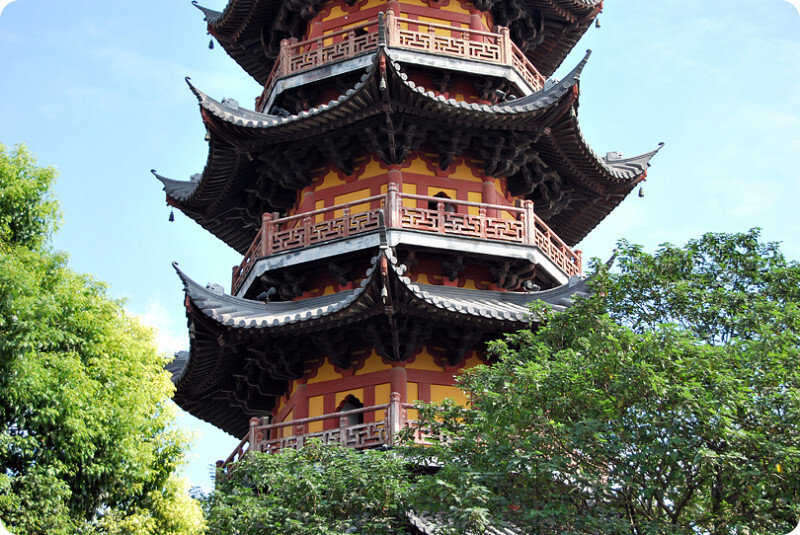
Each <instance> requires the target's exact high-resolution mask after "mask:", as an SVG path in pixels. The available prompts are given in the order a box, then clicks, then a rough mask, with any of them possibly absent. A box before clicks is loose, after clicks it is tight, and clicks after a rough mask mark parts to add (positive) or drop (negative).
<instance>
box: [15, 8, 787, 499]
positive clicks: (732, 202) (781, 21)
mask: <svg viewBox="0 0 800 535" xmlns="http://www.w3.org/2000/svg"><path fill="white" fill-rule="evenodd" d="M201 3H203V5H205V6H207V7H210V8H213V9H218V10H221V9H222V8H223V7H224V6H225V3H226V0H204V1H203V2H201ZM6 4H7V5H6ZM796 5H797V2H796V1H795V3H794V5H793V4H790V3H789V2H787V1H785V0H727V1H723V0H666V1H661V2H656V1H653V0H606V2H605V8H604V11H603V13H602V14H601V15H600V24H601V27H600V28H592V29H591V30H590V31H589V32H588V33H587V35H586V36H585V37H584V39H583V40H582V41H581V42H579V43H578V46H577V47H576V48H575V51H574V52H573V54H572V55H571V56H570V57H569V58H567V60H566V61H565V63H564V65H563V66H562V68H561V70H560V71H559V73H557V76H558V75H559V74H562V75H563V74H564V73H566V72H567V71H569V70H570V69H571V68H572V67H574V65H576V64H577V62H578V61H580V58H581V57H582V56H583V54H584V52H585V50H586V49H587V48H591V49H592V50H593V54H592V57H591V58H590V60H589V64H588V65H587V67H586V69H585V70H584V74H583V76H582V80H581V92H582V94H581V100H580V110H579V117H580V122H581V127H582V130H583V133H584V136H585V137H586V139H587V140H588V141H589V143H590V144H591V145H592V146H593V147H594V149H595V151H596V152H597V153H599V154H605V153H606V152H607V151H612V150H619V151H623V152H624V154H625V155H626V156H633V155H636V154H639V153H643V152H647V151H650V150H652V149H654V148H655V147H656V146H657V144H658V143H659V142H661V141H663V142H665V143H666V146H665V147H664V149H663V150H662V151H661V152H660V153H659V154H658V155H657V156H656V158H654V159H653V161H652V167H651V169H650V172H649V176H648V180H647V182H646V184H645V186H644V192H645V197H644V198H639V197H637V196H635V195H632V196H631V197H630V198H628V199H627V200H626V201H625V202H624V203H623V204H622V205H621V206H620V207H619V208H618V209H617V210H616V211H615V212H614V213H613V214H612V215H611V216H609V217H608V218H607V219H606V220H605V221H603V223H601V225H600V226H599V227H598V228H597V229H596V230H595V231H594V232H593V233H592V234H590V235H589V237H588V238H587V239H586V240H584V241H583V242H582V243H581V244H580V245H579V247H578V248H579V249H581V250H583V252H584V255H585V257H601V258H603V259H605V258H607V257H608V256H610V254H611V251H612V249H613V248H614V244H615V242H616V241H617V240H618V239H620V238H625V239H628V240H630V241H633V242H636V243H641V244H643V245H645V246H646V247H647V248H648V249H649V250H654V249H655V248H656V247H657V245H658V244H660V243H663V242H667V241H668V242H671V243H676V244H680V243H685V242H686V241H687V240H689V239H691V238H694V237H698V236H699V235H701V234H702V233H704V232H707V231H715V232H737V231H745V230H747V229H749V228H751V227H754V226H759V227H761V228H762V229H763V236H764V238H765V239H767V240H770V241H780V242H782V243H783V250H784V252H785V253H786V255H787V256H788V257H789V258H793V259H800V239H798V234H800V218H799V217H798V216H797V211H798V206H797V204H798V201H800V172H799V171H798V161H799V160H800V13H799V12H798V8H797V7H795V6H796ZM4 6H5V8H4V9H3V10H2V13H1V14H0V80H2V82H0V143H3V144H5V145H8V146H10V145H14V144H16V143H19V142H24V143H25V144H27V145H28V147H29V149H30V150H31V151H32V152H34V153H35V154H37V155H38V158H39V164H40V165H51V166H54V167H56V168H57V169H58V170H59V172H60V179H59V181H58V184H57V186H56V193H57V195H58V197H59V199H60V201H61V205H62V208H63V212H64V224H63V227H62V228H61V230H60V232H59V233H58V235H57V236H56V239H55V247H56V248H58V249H61V250H65V251H67V252H69V254H70V255H71V265H72V267H73V268H74V269H76V270H78V271H82V272H86V273H91V274H93V275H94V276H95V277H96V278H98V279H100V280H104V281H107V282H108V283H109V284H110V285H111V290H110V291H111V294H112V295H113V296H115V297H120V298H125V299H126V300H127V307H128V309H129V310H130V311H131V312H132V313H135V314H138V315H141V316H142V317H143V318H144V319H145V321H147V322H148V323H150V324H152V325H154V326H155V327H157V328H158V329H159V339H160V343H161V347H162V348H163V349H164V351H169V352H173V351H175V350H179V349H184V348H186V347H187V346H188V336H187V333H186V320H185V315H184V310H183V306H182V303H183V292H182V288H181V284H180V282H179V280H178V278H177V276H175V273H174V271H173V270H172V268H171V266H170V264H171V262H172V261H177V262H179V263H180V265H181V267H182V268H183V269H184V270H185V271H186V272H187V273H188V274H189V275H190V276H191V277H192V278H194V279H196V280H198V281H200V282H218V283H221V284H223V285H224V286H225V287H226V288H227V287H229V285H230V273H231V266H233V265H234V264H238V262H239V261H240V260H241V258H240V257H239V255H238V254H236V253H235V252H234V251H233V250H231V249H230V248H228V247H227V246H226V245H225V244H223V243H221V242H219V241H218V240H217V239H216V238H214V237H212V236H211V235H210V234H208V233H207V232H205V231H204V230H202V229H201V228H200V227H199V226H197V225H196V224H194V223H193V222H192V221H190V220H189V219H188V218H186V217H184V216H183V215H182V214H180V213H176V214H175V216H176V220H175V222H174V223H169V222H168V220H167V219H168V216H169V209H168V208H167V207H166V205H165V201H164V194H163V192H162V191H161V187H160V184H159V183H158V182H157V181H156V180H155V179H154V178H153V177H152V175H151V174H150V172H149V170H150V169H151V168H155V169H157V170H158V172H159V173H160V174H162V175H165V176H167V177H171V178H176V179H181V180H185V179H187V178H188V177H189V176H190V175H191V174H193V173H197V172H200V171H201V170H202V168H203V165H204V163H205V160H206V144H205V142H204V141H203V135H204V131H203V127H202V122H201V120H200V114H199V112H198V108H197V105H196V100H195V98H194V96H193V95H192V94H191V93H190V92H189V89H188V87H187V86H186V83H185V82H184V77H186V76H190V77H191V78H192V81H193V83H195V84H196V85H197V87H198V88H199V89H201V90H202V91H204V92H205V93H207V94H209V95H211V96H213V97H214V98H217V99H221V98H222V97H232V98H235V99H237V100H238V101H239V102H240V103H241V105H243V106H245V107H249V108H252V103H253V99H254V98H255V97H256V96H257V95H258V94H260V88H259V87H258V85H257V84H256V83H255V82H254V81H253V80H252V79H250V78H249V76H248V75H247V74H245V73H244V72H243V71H242V70H241V69H240V68H239V67H238V65H236V63H234V62H233V60H231V59H230V58H228V57H227V56H226V55H225V53H224V51H223V50H222V49H221V47H219V46H216V47H214V49H213V50H209V48H208V42H209V36H208V35H207V34H206V31H205V23H204V22H203V18H202V15H201V13H200V12H199V11H198V10H197V9H195V8H194V7H193V6H192V5H191V3H190V2H189V1H188V0H186V1H180V2H176V1H165V0H161V1H154V0H137V1H133V0H115V1H113V2H109V1H108V0H75V1H71V2H64V1H63V0H59V1H57V0H17V1H15V2H12V3H10V4H8V2H3V0H0V8H3V7H4ZM182 422H183V425H186V426H187V427H188V428H191V429H197V430H198V431H197V432H198V444H197V446H196V447H195V449H194V450H193V452H192V458H191V459H190V465H189V467H188V469H187V475H188V476H189V477H190V478H191V480H192V482H193V483H194V484H197V485H201V486H204V487H206V488H210V486H211V483H210V481H209V478H208V474H209V473H210V470H211V469H210V466H211V465H212V464H213V462H214V461H215V460H217V459H221V458H225V457H226V456H227V455H228V454H229V453H230V452H231V451H232V450H233V448H234V446H235V445H236V444H237V443H238V440H236V439H234V438H232V437H229V436H227V435H225V434H224V433H221V432H217V431H214V430H213V429H212V428H210V426H207V425H203V424H201V423H199V422H198V421H197V420H195V419H193V418H191V417H185V418H183V419H182Z"/></svg>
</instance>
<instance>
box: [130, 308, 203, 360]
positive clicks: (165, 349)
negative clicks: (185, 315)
mask: <svg viewBox="0 0 800 535" xmlns="http://www.w3.org/2000/svg"><path fill="white" fill-rule="evenodd" d="M131 313H132V314H134V315H135V316H137V317H138V318H139V319H140V320H141V321H142V323H144V324H145V325H147V326H149V327H152V328H154V329H155V331H156V343H157V344H158V350H159V351H160V352H162V353H168V354H170V355H172V354H174V353H175V352H176V351H182V350H186V349H188V348H189V340H188V339H187V334H186V326H185V325H177V324H179V323H181V322H180V321H176V319H175V317H174V314H171V313H170V311H169V310H168V309H167V307H165V306H164V305H163V304H161V303H160V302H159V301H158V300H156V299H151V300H150V301H149V302H148V303H147V309H146V310H145V312H144V313H141V314H139V313H137V312H134V311H131ZM179 317H181V318H182V316H179Z"/></svg>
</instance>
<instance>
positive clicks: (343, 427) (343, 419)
mask: <svg viewBox="0 0 800 535" xmlns="http://www.w3.org/2000/svg"><path fill="white" fill-rule="evenodd" d="M348 427H350V417H348V416H339V444H341V445H342V446H345V447H346V446H347V428H348Z"/></svg>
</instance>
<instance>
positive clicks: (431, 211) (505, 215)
mask: <svg viewBox="0 0 800 535" xmlns="http://www.w3.org/2000/svg"><path fill="white" fill-rule="evenodd" d="M388 189H389V190H388V192H387V193H386V194H384V195H375V196H372V197H368V198H366V199H360V200H358V201H352V202H349V203H344V204H339V205H336V206H331V207H326V208H322V209H319V210H314V211H311V212H306V213H303V214H298V215H294V216H290V217H284V218H280V219H276V218H273V216H272V215H271V214H264V215H263V217H262V225H261V230H260V231H259V233H258V235H257V236H256V238H255V239H254V240H253V243H252V244H251V245H250V248H249V249H248V250H247V252H246V253H245V256H244V259H243V260H242V262H241V263H240V264H239V265H238V266H234V268H233V274H232V284H231V293H233V294H235V293H236V292H238V291H239V289H240V288H241V285H242V284H244V281H245V279H246V278H247V275H249V274H250V271H251V270H252V269H253V266H254V265H255V262H256V261H257V260H258V259H259V258H264V257H267V256H270V255H272V254H274V253H279V252H282V251H288V250H292V249H298V248H301V247H308V246H310V245H314V244H317V243H321V242H327V241H331V240H335V239H340V238H347V237H349V236H353V235H356V234H361V233H363V232H368V231H370V230H375V229H377V228H379V226H380V212H382V213H383V218H384V221H385V225H386V227H387V228H402V229H409V230H417V231H423V232H434V233H437V234H446V235H451V236H459V237H469V238H480V239H485V240H493V241H504V242H509V243H520V244H528V245H536V246H538V247H539V249H540V250H541V251H542V253H544V254H545V255H546V256H547V257H548V258H550V259H551V260H552V261H553V262H554V263H555V264H556V265H557V266H558V267H559V268H561V270H562V271H564V273H566V274H567V276H570V277H571V276H574V275H580V273H581V270H582V261H581V255H580V253H577V252H575V251H573V250H572V249H570V247H569V246H567V245H566V244H565V243H564V242H563V241H561V239H560V238H559V237H558V236H557V235H556V234H555V233H554V232H553V231H552V230H550V228H549V227H548V226H547V224H546V223H545V222H544V221H542V220H541V219H540V218H539V217H538V216H536V215H535V214H534V212H533V203H532V202H531V201H524V203H523V207H522V208H519V207H515V206H502V205H494V204H485V203H476V202H469V201H460V200H456V199H446V200H445V199H442V198H439V197H428V196H425V195H411V194H407V193H400V192H399V191H397V186H396V185H395V184H389V188H388ZM404 199H407V200H410V201H416V202H415V203H414V202H411V203H404V202H403V200H404ZM406 204H416V206H406ZM420 205H422V206H425V207H420ZM365 207H369V208H365ZM356 210H357V211H356Z"/></svg>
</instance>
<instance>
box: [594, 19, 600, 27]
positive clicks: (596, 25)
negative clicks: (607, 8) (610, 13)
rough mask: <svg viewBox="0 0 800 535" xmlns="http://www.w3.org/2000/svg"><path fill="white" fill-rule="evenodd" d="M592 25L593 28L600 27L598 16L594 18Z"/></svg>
mask: <svg viewBox="0 0 800 535" xmlns="http://www.w3.org/2000/svg"><path fill="white" fill-rule="evenodd" d="M594 27H595V28H599V27H600V19H599V18H598V19H594Z"/></svg>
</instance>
